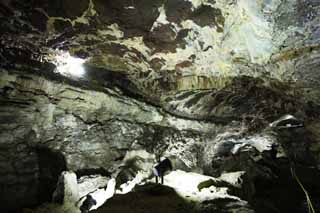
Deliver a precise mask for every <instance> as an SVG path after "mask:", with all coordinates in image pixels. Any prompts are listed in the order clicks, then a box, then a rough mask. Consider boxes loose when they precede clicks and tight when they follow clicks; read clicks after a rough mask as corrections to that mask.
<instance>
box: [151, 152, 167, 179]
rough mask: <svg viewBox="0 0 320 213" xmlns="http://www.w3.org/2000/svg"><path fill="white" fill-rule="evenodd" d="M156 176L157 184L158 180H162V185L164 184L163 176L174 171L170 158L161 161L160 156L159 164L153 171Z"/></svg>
mask: <svg viewBox="0 0 320 213" xmlns="http://www.w3.org/2000/svg"><path fill="white" fill-rule="evenodd" d="M152 171H153V174H154V176H155V177H156V183H158V178H159V177H160V178H161V184H163V176H164V175H165V173H166V172H168V171H172V163H171V161H170V160H169V159H168V158H165V159H164V160H162V161H160V156H159V157H158V164H157V165H155V167H153V169H152Z"/></svg>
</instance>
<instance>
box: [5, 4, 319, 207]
mask: <svg viewBox="0 0 320 213" xmlns="http://www.w3.org/2000/svg"><path fill="white" fill-rule="evenodd" d="M319 13H320V3H319V2H318V1H312V0H299V1H298V0H268V1H267V0H262V1H252V0H216V1H212V0H203V1H200V0H188V1H187V0H170V1H164V0H154V1H149V0H142V1H141V0H139V1H135V0H121V1H114V0H113V1H112V0H81V1H74V0H66V1H64V0H59V1H48V0H36V1H32V2H29V1H18V0H6V1H0V28H1V34H0V40H1V43H0V94H1V96H0V97H1V99H0V127H1V128H0V186H1V187H0V190H2V191H0V192H1V193H0V198H1V199H3V200H0V201H1V203H7V206H5V208H7V207H8V208H20V207H25V206H28V207H32V206H34V205H38V204H39V203H41V202H43V201H48V200H49V198H50V197H51V193H52V192H53V190H54V185H55V182H56V181H57V178H58V176H59V174H60V173H61V171H64V170H66V169H68V170H73V171H78V173H79V171H86V170H87V169H89V170H90V169H92V170H93V171H96V172H98V171H99V173H101V171H102V172H103V173H105V174H110V173H111V174H114V173H116V171H117V170H118V168H119V167H121V165H122V164H123V163H124V160H123V159H124V157H125V156H126V154H127V153H128V152H129V151H132V150H144V151H146V152H148V153H149V154H150V155H155V154H159V153H161V154H163V155H165V156H167V157H171V158H174V163H175V164H176V167H177V168H179V169H182V170H185V171H194V172H199V173H206V175H210V176H219V175H221V173H222V172H223V171H228V172H235V171H238V170H241V171H245V172H246V174H247V176H246V178H247V180H246V181H248V182H250V183H254V186H252V185H250V184H247V185H246V186H247V187H249V188H250V190H248V191H250V192H253V191H256V192H255V194H254V197H255V198H256V200H255V199H254V198H253V196H251V195H248V194H246V193H245V192H244V194H242V195H241V196H242V197H241V198H243V199H246V200H248V201H250V204H251V205H253V206H254V207H255V208H257V209H258V210H260V209H263V208H265V209H268V210H269V212H272V211H273V210H274V209H272V208H273V206H275V207H274V208H277V209H280V211H281V212H285V211H287V210H288V209H289V208H296V207H297V208H298V205H300V203H299V202H300V201H301V200H303V199H304V197H303V195H301V196H300V194H299V190H300V189H297V188H295V187H294V183H292V182H290V180H291V179H288V178H287V177H291V174H290V170H289V167H290V162H289V159H290V160H292V159H294V160H295V161H297V162H295V163H297V164H298V165H297V170H299V171H300V173H301V175H303V174H308V175H307V176H310V177H313V178H310V179H308V178H306V177H301V178H302V181H303V182H304V183H305V184H306V185H307V186H309V187H310V188H311V189H313V190H311V192H310V193H312V197H315V198H318V197H320V196H319V194H320V193H319V191H320V190H319V184H317V183H314V181H312V180H311V179H313V180H317V178H318V170H317V169H316V168H318V169H319V168H320V166H319V165H320V157H319V152H320V148H319V147H320V146H319V143H320V141H319V136H320V132H319V126H320V122H319V116H320V115H319V113H320V107H319V104H320V90H319V83H320V74H319V72H318V69H319V64H320V60H319V58H320V57H319V42H320V40H319V38H320V28H319V27H320V25H319V23H320V20H319V17H320V16H319ZM284 114H292V115H294V116H295V117H297V118H299V119H301V120H303V121H304V127H303V128H299V129H293V130H292V131H288V130H284V131H280V132H278V131H276V130H272V129H269V128H268V127H269V123H270V122H273V121H274V120H276V119H278V118H279V117H281V116H282V115H284ZM271 142H272V143H271ZM270 143H271V144H273V145H272V149H269V148H268V149H267V150H265V149H264V148H265V147H269V145H270ZM43 150H46V152H45V153H49V154H48V155H46V156H44V155H43V153H44V151H43ZM39 152H40V153H39ZM41 153H42V154H41ZM309 167H310V168H313V169H309ZM49 168H51V169H49ZM306 168H308V169H306ZM277 177H280V178H279V179H277ZM277 180H279V181H277ZM286 183H288V184H287V185H286ZM45 186H46V187H45ZM265 186H268V187H267V188H270V191H267V192H265V194H264V191H263V190H262V189H264V188H266V187H265ZM269 186H270V187H269ZM272 186H276V188H277V189H279V190H278V191H277V190H275V191H272V190H271V188H272ZM251 187H253V188H255V190H252V188H251ZM286 188H290V189H292V191H290V193H289V194H297V197H292V202H291V203H296V204H297V206H291V207H289V204H284V203H285V202H284V201H283V200H281V199H280V198H281V196H282V195H284V194H283V192H284V191H285V189H286ZM244 191H245V190H244ZM46 192H47V193H46ZM253 193H254V192H253ZM268 193H269V194H273V195H274V194H277V195H278V197H277V196H274V197H275V199H274V200H267V199H266V197H264V195H266V194H268ZM2 194H4V195H5V196H2ZM43 194H46V195H45V196H43ZM249 194H250V193H249ZM239 196H240V195H239ZM283 197H286V196H283ZM277 199H278V201H276V200H277ZM264 200H266V201H265V203H263V201H264ZM316 200H317V199H316ZM318 200H320V198H319V199H318ZM281 202H282V203H283V205H282V204H281ZM270 203H272V205H273V206H272V205H271V204H270ZM0 210H1V209H0ZM258 210H257V211H258ZM290 210H291V209H290ZM258 212H259V211H258ZM291 212H294V210H292V211H291Z"/></svg>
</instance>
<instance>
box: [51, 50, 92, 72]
mask: <svg viewBox="0 0 320 213" xmlns="http://www.w3.org/2000/svg"><path fill="white" fill-rule="evenodd" d="M85 61H86V60H85V59H82V58H76V57H73V56H71V55H70V53H69V52H59V54H57V55H56V56H55V59H54V63H55V65H56V66H57V68H56V72H58V73H60V74H61V75H64V76H68V77H82V76H83V75H84V74H85V69H84V67H83V64H84V62H85Z"/></svg>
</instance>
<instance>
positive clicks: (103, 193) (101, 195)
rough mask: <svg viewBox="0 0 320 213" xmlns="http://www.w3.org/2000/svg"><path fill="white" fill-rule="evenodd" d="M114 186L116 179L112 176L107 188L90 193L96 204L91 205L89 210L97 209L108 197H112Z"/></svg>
mask: <svg viewBox="0 0 320 213" xmlns="http://www.w3.org/2000/svg"><path fill="white" fill-rule="evenodd" d="M115 187H116V180H115V179H114V178H112V179H111V180H109V182H108V185H107V188H106V189H98V190H97V191H95V192H93V193H91V194H90V195H91V196H92V198H93V199H95V201H96V202H97V203H96V205H94V206H92V207H91V208H90V211H91V210H94V209H97V208H99V207H100V206H102V205H103V204H104V203H105V202H106V201H107V200H108V199H110V198H111V197H113V195H114V193H115Z"/></svg>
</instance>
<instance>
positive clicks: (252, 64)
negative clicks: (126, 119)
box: [0, 0, 320, 117]
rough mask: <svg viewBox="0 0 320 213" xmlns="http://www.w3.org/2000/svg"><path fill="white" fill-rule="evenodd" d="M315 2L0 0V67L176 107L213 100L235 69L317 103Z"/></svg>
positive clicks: (232, 82)
mask: <svg viewBox="0 0 320 213" xmlns="http://www.w3.org/2000/svg"><path fill="white" fill-rule="evenodd" d="M319 8H320V3H319V2H318V1H307V0H304V1H294V0H291V1H288V0H272V1H257V2H252V1H249V0H228V1H222V0H216V1H213V0H203V1H200V0H189V1H187V0H174V1H165V0H155V1H149V0H122V1H111V0H104V1H103V0H81V1H74V0H68V1H63V0H57V1H48V0H33V1H17V0H1V1H0V19H1V21H0V25H1V26H0V27H1V35H0V37H1V45H0V58H1V67H3V68H5V69H11V70H12V68H14V69H16V70H21V69H23V70H24V72H26V71H28V70H29V71H30V72H36V73H37V74H39V75H41V76H45V77H47V76H54V78H56V79H59V78H60V77H62V78H67V81H68V80H71V81H72V82H74V83H75V84H77V85H79V86H85V85H87V86H88V87H91V88H94V89H99V88H105V87H118V88H120V89H121V90H123V91H125V92H126V93H127V94H130V95H134V96H136V97H142V98H143V99H144V100H147V101H149V102H150V103H153V104H156V105H161V106H163V107H164V108H165V109H173V110H172V111H174V112H176V113H177V114H179V112H180V111H186V110H184V109H179V108H185V106H187V105H188V104H187V103H189V105H190V103H192V102H199V100H200V103H201V100H203V99H204V101H202V102H206V103H207V102H208V100H209V102H210V101H211V102H210V103H212V102H217V101H219V98H216V97H214V98H212V96H214V95H213V94H211V93H214V94H216V91H222V92H221V93H223V94H225V95H227V94H229V93H232V89H231V90H230V88H234V87H237V88H238V87H240V88H241V85H240V86H239V85H236V84H238V83H239V82H241V80H240V81H237V79H244V81H243V82H245V83H244V84H246V82H248V81H249V82H251V84H255V83H252V82H256V84H259V85H263V87H268V88H276V89H277V90H279V91H282V89H283V88H285V89H286V91H289V92H287V93H295V92H297V91H298V93H299V95H300V97H303V99H304V100H303V101H304V102H308V101H311V102H315V103H319V83H320V73H319V72H318V67H319V57H320V54H319V48H320V46H319V33H320V24H319V23H320V21H319V17H320V16H319V11H320V9H319ZM63 54H64V55H67V56H68V57H71V58H78V59H79V60H83V64H82V66H83V67H84V68H83V70H82V72H83V74H82V75H81V76H76V75H73V74H72V73H68V72H66V73H61V72H59V69H57V67H58V66H59V61H58V58H59V56H61V55H63ZM63 75H65V76H63ZM248 79H251V80H248ZM255 79H256V80H255ZM257 82H258V83H257ZM251 84H249V85H251ZM275 85H276V86H275ZM274 86H275V87H274ZM244 87H245V86H244ZM246 90H247V89H244V91H246ZM238 92H239V91H238ZM287 93H285V94H284V96H286V94H287ZM223 94H220V95H223ZM247 95H250V94H247ZM191 96H192V97H191ZM231 96H232V94H231ZM243 96H246V94H244V95H243ZM212 99H217V100H212ZM177 100H181V103H182V104H181V103H180V102H179V101H178V102H179V103H177ZM232 104H236V103H232ZM232 104H231V105H232ZM180 105H182V106H180ZM249 105H250V104H249ZM194 108H195V109H188V110H189V112H188V114H192V113H193V112H194V111H197V110H198V111H199V107H194ZM204 108H205V106H204ZM200 111H201V110H200ZM201 113H202V114H207V113H208V111H206V110H204V111H202V112H199V113H198V114H197V116H200V117H201V115H202V114H201ZM209 113H210V112H209ZM230 113H233V111H231V112H230Z"/></svg>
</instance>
